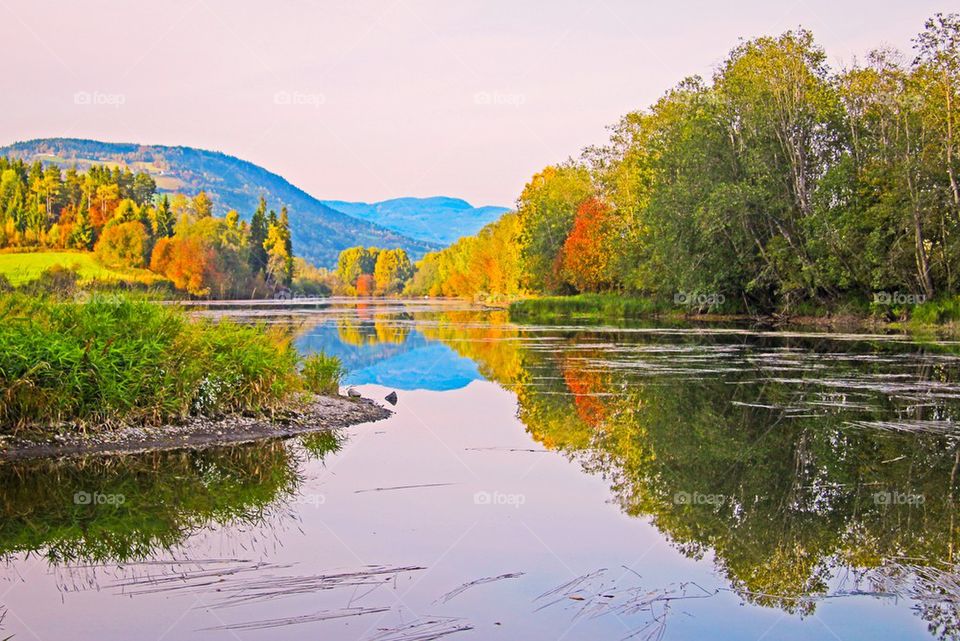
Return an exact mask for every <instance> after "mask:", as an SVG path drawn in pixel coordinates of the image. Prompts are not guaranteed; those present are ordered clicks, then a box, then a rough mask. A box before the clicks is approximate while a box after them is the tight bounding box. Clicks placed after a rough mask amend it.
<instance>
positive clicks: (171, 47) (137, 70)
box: [0, 0, 956, 206]
mask: <svg viewBox="0 0 960 641" xmlns="http://www.w3.org/2000/svg"><path fill="white" fill-rule="evenodd" d="M951 9H954V10H956V7H950V6H949V5H946V4H944V3H943V2H939V3H938V2H929V1H927V0H909V1H906V0H890V1H878V0H873V1H870V0H853V1H843V0H798V1H789V2H783V3H781V2H773V1H770V0H750V1H745V2H702V1H697V2H688V1H683V0H671V1H667V2H639V1H634V2H628V1H623V2H621V1H617V0H583V1H582V2H562V1H546V0H536V1H532V0H531V1H523V0H476V1H470V2H467V1H456V0H445V1H443V0H436V1H429V0H422V1H420V0H384V1H370V2H367V1H352V0H341V1H335V2H307V1H306V0H295V1H282V0H273V1H270V2H265V1H264V0H257V1H256V2H249V1H246V0H243V1H238V0H234V1H227V0H224V1H220V0H183V1H170V0H165V1H164V2H137V3H132V2H123V1H104V0H101V1H91V0H85V1H83V2H59V3H55V2H48V1H47V2H44V1H38V0H22V1H21V0H16V1H12V0H0V43H2V51H3V53H4V60H5V61H6V64H4V66H3V72H2V73H0V96H2V97H3V102H2V107H0V144H7V143H10V142H14V141H16V140H25V139H29V138H37V137H48V136H71V137H83V138H96V139H102V140H108V141H117V142H142V143H155V144H173V145H177V144H179V145H189V146H195V147H202V148H206V149H214V150H219V151H223V152H225V153H228V154H233V155H236V156H240V157H241V158H244V159H246V160H250V161H252V162H254V163H257V164H260V165H263V166H264V167H266V168H267V169H269V170H271V171H275V172H277V173H279V174H281V175H283V176H284V177H286V178H287V179H288V180H290V181H291V182H293V183H294V184H296V185H298V186H300V187H302V188H303V189H305V190H306V191H308V192H310V193H311V194H313V195H315V196H317V197H319V198H340V199H348V200H367V201H371V200H381V199H385V198H390V197H396V196H430V195H438V194H444V195H450V196H459V197H462V198H466V199H467V200H469V201H471V202H472V203H474V204H475V205H482V204H501V205H508V206H509V205H511V204H512V203H513V201H514V200H515V198H516V196H517V194H518V193H519V191H520V189H521V188H522V187H523V184H524V183H525V182H526V181H527V179H528V178H529V177H530V176H531V175H532V174H533V173H534V172H535V171H537V170H539V169H541V168H542V167H543V166H545V165H547V164H550V163H552V162H557V161H559V160H562V159H564V158H566V157H567V156H570V155H576V154H577V153H578V152H579V150H580V148H581V147H583V146H585V145H589V144H598V143H601V142H603V141H604V140H605V136H606V132H605V129H604V128H605V127H606V126H607V125H609V124H611V123H613V122H615V121H616V120H617V119H618V117H619V116H620V115H621V114H624V113H626V112H628V111H630V110H633V109H637V108H640V107H643V106H646V105H648V104H649V103H651V102H652V101H653V100H655V99H656V98H657V97H658V96H659V95H660V94H661V93H663V91H664V90H666V89H667V88H668V87H670V86H671V85H673V84H675V83H676V82H677V81H679V80H680V79H682V78H683V77H684V76H687V75H691V74H701V75H704V76H709V75H710V74H711V72H712V70H713V68H714V67H715V66H716V65H717V64H718V63H719V62H720V61H721V60H722V59H723V58H724V56H725V55H726V54H727V52H728V51H729V50H730V49H731V48H732V47H733V46H735V45H736V43H737V40H738V38H740V37H753V36H756V35H761V34H776V33H779V32H781V31H784V30H786V29H789V28H794V27H796V26H798V25H803V26H806V27H807V28H809V29H812V30H813V31H814V33H815V35H816V36H817V39H818V41H819V42H820V44H821V45H823V46H824V47H825V48H826V50H827V53H828V55H829V58H830V61H831V63H832V64H834V65H838V64H840V63H841V62H849V61H851V59H852V58H853V56H862V55H863V54H864V53H865V52H866V51H867V50H868V49H870V48H872V47H875V46H877V45H880V44H889V45H893V46H895V47H898V48H900V49H901V50H904V51H908V50H909V47H910V39H911V37H913V35H915V34H916V33H917V32H918V31H919V30H920V29H921V28H922V26H923V21H924V19H925V18H926V17H928V16H930V15H932V14H933V13H935V12H936V11H944V12H946V11H949V10H951ZM78 92H88V94H90V95H91V96H92V99H91V101H90V102H91V104H77V101H76V100H75V98H74V96H75V94H77V93H78ZM81 102H82V101H81Z"/></svg>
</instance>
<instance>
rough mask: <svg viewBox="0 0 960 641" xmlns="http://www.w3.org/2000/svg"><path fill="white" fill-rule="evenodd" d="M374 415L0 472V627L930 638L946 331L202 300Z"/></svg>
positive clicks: (959, 370)
mask: <svg viewBox="0 0 960 641" xmlns="http://www.w3.org/2000/svg"><path fill="white" fill-rule="evenodd" d="M202 313H210V314H224V315H229V316H232V317H237V318H241V319H244V320H250V321H251V322H267V323H271V324H275V325H278V326H281V327H284V328H288V330H289V331H290V332H291V336H292V337H293V340H294V341H295V344H296V345H297V347H298V349H300V350H301V351H302V352H304V353H309V352H313V351H320V350H322V351H324V352H326V353H328V354H335V355H337V356H339V357H340V358H341V359H342V360H343V362H344V364H345V365H346V367H347V368H348V370H349V374H348V378H347V380H346V381H345V384H346V385H351V386H356V387H357V389H359V390H360V391H361V392H362V393H363V394H364V395H366V396H369V397H372V398H375V399H382V398H383V397H384V396H385V395H386V394H387V393H389V392H390V391H397V393H398V396H399V403H398V404H397V406H396V408H395V410H396V413H395V415H394V416H393V417H391V418H390V419H388V420H386V421H381V422H378V423H373V424H367V425H359V426H356V427H353V428H349V429H345V430H341V431H339V432H337V433H335V434H313V435H307V436H303V437H299V438H295V439H291V440H287V441H265V442H260V443H254V444H249V445H243V446H236V447H224V448H214V449H206V450H202V451H178V452H165V453H153V454H143V455H137V456H124V457H112V458H91V459H85V460H73V461H34V462H27V463H17V464H0V555H2V557H3V564H2V565H0V568H2V570H0V617H3V618H2V621H0V639H6V637H8V636H10V635H13V638H14V639H16V640H17V641H20V640H21V639H42V640H43V641H50V640H53V639H116V640H121V639H122V640H127V639H134V638H136V639H141V638H142V639H194V638H203V639H207V638H212V639H218V638H222V639H304V638H319V639H358V640H362V639H367V640H377V641H400V640H404V641H412V640H414V639H419V640H424V639H437V638H453V639H749V640H754V639H840V640H842V641H853V640H857V639H957V638H960V567H958V565H957V561H958V559H957V556H956V554H957V552H956V550H957V545H958V543H960V535H958V524H957V515H958V509H957V498H958V497H957V493H958V489H960V487H958V486H960V479H958V471H960V469H958V468H960V429H958V423H957V421H958V418H960V346H958V345H957V344H956V343H952V342H949V341H921V340H914V339H910V338H908V337H904V336H899V335H890V336H882V335H857V334H828V333H815V332H803V331H789V332H788V331H781V332H758V331H753V330H750V329H744V328H736V327H716V326H709V327H663V326H660V327H649V326H641V325H626V326H617V327H612V326H610V327H608V326H604V325H602V324H593V325H589V326H586V325H577V324H568V325H554V326H548V325H517V324H514V323H510V322H509V321H508V319H507V318H506V315H505V313H504V312H502V311H496V310H483V309H478V308H475V307H472V306H470V305H466V304H461V303H452V302H446V303H436V302H428V301H415V302H402V303H401V302H392V301H383V302H376V303H358V302H356V301H332V302H329V303H324V304H309V305H306V304H302V305H291V306H283V307H278V306H275V305H271V306H257V307H253V308H247V307H242V306H235V307H225V308H224V309H219V310H210V311H207V312H202Z"/></svg>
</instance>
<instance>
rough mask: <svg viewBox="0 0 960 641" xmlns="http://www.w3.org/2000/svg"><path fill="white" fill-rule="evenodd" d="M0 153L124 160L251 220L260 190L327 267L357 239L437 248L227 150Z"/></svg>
mask: <svg viewBox="0 0 960 641" xmlns="http://www.w3.org/2000/svg"><path fill="white" fill-rule="evenodd" d="M0 156H9V157H12V158H21V159H24V160H29V161H32V160H41V161H44V162H54V163H57V164H59V165H61V166H64V167H67V166H71V165H74V164H76V165H77V166H78V167H79V168H80V169H86V168H88V167H89V166H90V165H93V164H106V165H110V166H113V165H120V166H121V167H129V168H130V169H131V170H133V171H135V172H136V171H145V172H147V173H149V174H150V175H151V176H152V177H153V178H154V180H156V182H157V187H158V189H159V191H161V192H168V193H173V192H182V193H186V194H188V195H193V194H196V193H197V192H199V191H201V190H203V191H206V192H207V193H208V194H209V195H210V196H211V197H212V198H213V200H214V210H215V212H216V213H218V214H221V215H222V214H224V213H225V212H226V211H228V210H230V209H236V210H237V211H238V212H239V213H240V216H241V217H242V218H245V219H248V220H249V218H250V216H251V215H252V214H253V212H254V211H255V210H256V208H257V203H258V201H259V199H260V197H261V196H264V197H265V198H266V199H267V201H268V202H270V203H271V205H274V204H276V206H278V207H279V206H282V205H286V206H287V207H288V208H289V210H290V228H291V232H292V235H293V244H294V249H295V251H296V253H297V255H298V256H303V257H304V258H306V259H307V260H309V261H311V262H313V263H315V264H317V265H322V266H327V267H330V266H333V265H334V264H335V263H336V260H337V255H338V254H339V253H340V251H341V250H342V249H345V248H347V247H350V246H354V245H376V246H379V247H403V248H404V249H406V250H407V251H408V252H409V253H410V254H411V256H413V257H416V258H419V257H420V256H422V255H423V254H424V253H425V252H427V251H430V250H433V249H437V248H438V246H437V245H436V244H433V243H429V242H426V241H423V240H417V239H415V238H411V237H410V236H408V235H405V234H401V233H399V232H397V231H394V230H391V229H387V228H385V227H383V226H380V225H377V224H374V223H371V222H369V221H364V220H361V219H358V218H354V217H351V216H349V215H347V214H345V213H343V212H341V211H337V210H335V209H332V208H330V207H328V206H326V205H324V204H323V203H322V202H320V201H319V200H317V199H316V198H314V197H313V196H311V195H310V194H308V193H306V192H304V191H303V190H302V189H299V188H298V187H296V186H294V185H291V184H290V183H289V182H287V181H286V180H285V179H284V178H282V177H281V176H278V175H277V174H275V173H273V172H270V171H268V170H266V169H264V168H263V167H259V166H257V165H255V164H253V163H251V162H247V161H245V160H241V159H240V158H235V157H233V156H228V155H227V154H223V153H219V152H215V151H205V150H202V149H195V148H192V147H168V146H165V145H138V144H130V143H108V142H100V141H96V140H81V139H75V138H43V139H37V140H29V141H26V142H18V143H15V144H13V145H9V146H7V147H0Z"/></svg>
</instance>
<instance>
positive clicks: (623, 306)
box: [510, 294, 675, 322]
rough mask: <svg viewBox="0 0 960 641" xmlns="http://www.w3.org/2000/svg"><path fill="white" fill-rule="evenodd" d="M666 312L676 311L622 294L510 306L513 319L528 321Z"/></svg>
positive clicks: (533, 300) (557, 298) (553, 298)
mask: <svg viewBox="0 0 960 641" xmlns="http://www.w3.org/2000/svg"><path fill="white" fill-rule="evenodd" d="M664 311H675V310H671V308H670V307H669V306H666V305H663V304H660V303H657V302H656V301H653V300H650V299H647V298H633V297H629V296H622V295H619V294H578V295H576V296H545V297H543V298H528V299H524V300H519V301H516V302H514V303H512V304H511V305H510V319H511V320H515V321H527V322H529V321H547V320H555V319H568V318H605V319H622V318H642V317H645V316H652V315H656V314H659V313H662V312H664Z"/></svg>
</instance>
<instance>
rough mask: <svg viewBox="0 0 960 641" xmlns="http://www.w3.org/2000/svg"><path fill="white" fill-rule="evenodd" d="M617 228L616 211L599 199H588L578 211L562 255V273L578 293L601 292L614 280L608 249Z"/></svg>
mask: <svg viewBox="0 0 960 641" xmlns="http://www.w3.org/2000/svg"><path fill="white" fill-rule="evenodd" d="M614 225H615V213H614V211H613V209H612V208H611V207H610V206H608V205H606V204H604V203H603V202H602V201H601V200H600V199H598V198H589V199H587V200H586V201H584V202H583V204H581V205H580V207H578V208H577V213H576V216H575V217H574V220H573V228H572V229H571V230H570V235H569V236H567V239H566V241H564V243H563V249H562V251H561V254H560V263H561V267H560V272H561V275H562V276H563V278H564V279H566V280H567V282H569V283H570V284H571V285H573V286H574V287H576V288H577V290H578V291H581V292H595V291H599V290H602V289H606V288H608V287H609V286H610V284H611V283H612V282H613V281H614V278H615V276H614V274H612V273H611V271H610V258H611V252H610V250H609V243H610V242H611V232H612V231H613V229H614V228H615V227H614Z"/></svg>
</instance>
